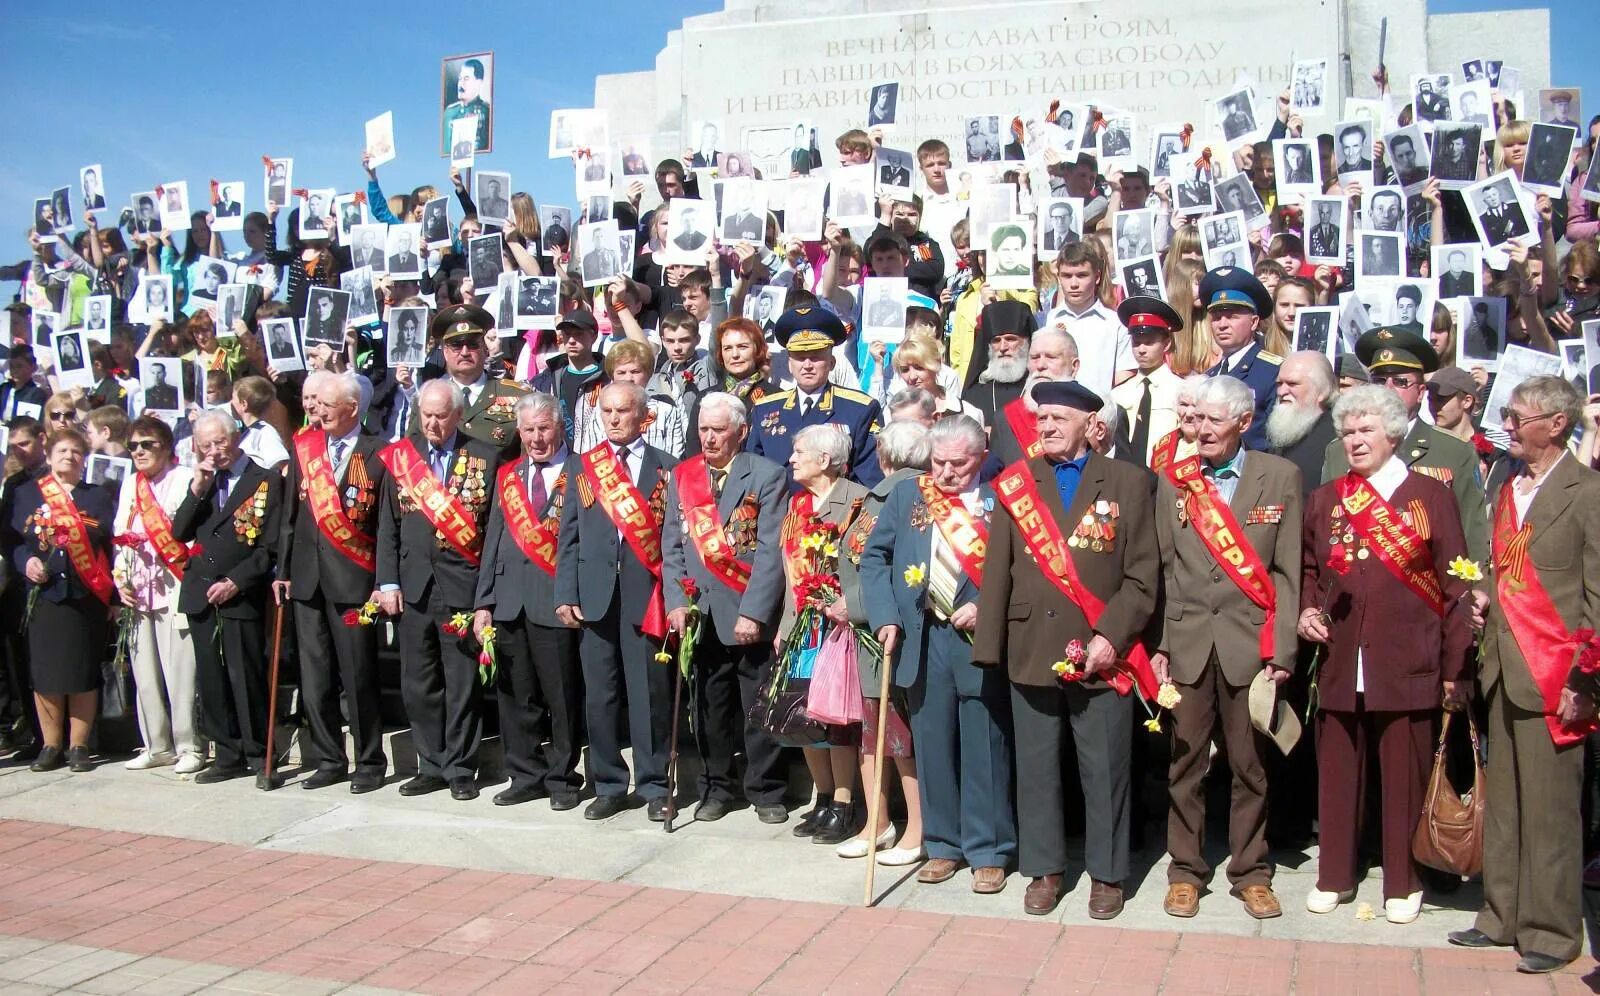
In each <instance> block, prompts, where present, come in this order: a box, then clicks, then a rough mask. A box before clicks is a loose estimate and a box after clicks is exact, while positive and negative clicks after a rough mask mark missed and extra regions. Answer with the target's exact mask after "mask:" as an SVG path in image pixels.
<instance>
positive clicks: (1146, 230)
mask: <svg viewBox="0 0 1600 996" xmlns="http://www.w3.org/2000/svg"><path fill="white" fill-rule="evenodd" d="M1155 218H1156V213H1155V210H1154V209H1153V208H1138V209H1136V210H1132V211H1118V212H1117V213H1116V214H1115V215H1113V216H1112V219H1111V221H1112V236H1113V239H1114V246H1115V250H1116V258H1117V261H1118V262H1127V261H1128V260H1131V259H1140V258H1142V257H1145V256H1149V255H1150V254H1152V253H1154V252H1155V251H1156V242H1155V234H1154V233H1155V224H1156V222H1155Z"/></svg>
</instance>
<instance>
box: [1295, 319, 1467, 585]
mask: <svg viewBox="0 0 1600 996" xmlns="http://www.w3.org/2000/svg"><path fill="white" fill-rule="evenodd" d="M1356 358H1357V359H1359V360H1360V361H1361V363H1362V365H1363V366H1365V367H1366V368H1367V369H1368V370H1369V371H1371V373H1372V383H1374V384H1377V385H1381V386H1385V387H1387V388H1388V389H1389V390H1391V391H1393V392H1394V393H1395V394H1396V395H1397V396H1398V397H1399V398H1400V401H1401V403H1402V404H1403V405H1404V406H1405V410H1406V418H1407V420H1408V421H1407V423H1406V435H1405V438H1404V439H1402V440H1401V441H1400V443H1399V445H1398V446H1397V447H1396V448H1395V456H1397V457H1399V458H1400V459H1401V460H1402V461H1404V463H1405V464H1406V466H1408V467H1410V468H1411V469H1412V470H1413V471H1415V472H1416V473H1418V474H1426V475H1427V476H1429V477H1431V478H1433V479H1434V480H1436V481H1439V482H1441V483H1443V484H1444V485H1445V487H1447V488H1449V489H1450V490H1451V491H1452V492H1453V493H1454V494H1455V499H1456V508H1457V509H1458V510H1459V511H1460V514H1461V526H1462V528H1463V529H1464V530H1465V531H1466V535H1467V551H1468V553H1467V555H1468V556H1469V557H1471V558H1472V559H1473V560H1475V561H1477V562H1478V563H1480V564H1482V563H1487V561H1488V556H1489V516H1488V511H1487V505H1486V501H1485V498H1484V492H1483V482H1482V481H1481V480H1479V479H1478V454H1477V452H1476V451H1474V450H1473V448H1472V444H1471V443H1468V442H1466V441H1464V440H1461V439H1457V438H1456V437H1454V436H1452V435H1450V434H1449V433H1447V432H1441V431H1440V430H1438V429H1436V428H1434V427H1433V426H1431V425H1429V424H1428V423H1427V422H1424V421H1423V420H1422V419H1421V418H1419V417H1418V414H1419V413H1420V412H1421V411H1422V403H1423V401H1424V399H1425V398H1426V397H1427V393H1428V388H1427V378H1428V374H1431V373H1433V372H1434V371H1435V370H1437V369H1439V354H1438V353H1437V352H1435V351H1434V349H1433V347H1432V346H1431V345H1429V344H1428V342H1427V340H1425V339H1423V338H1422V337H1421V336H1419V335H1417V334H1416V333H1414V332H1407V331H1406V330H1404V329H1398V328H1375V329H1373V330H1372V331H1370V332H1367V333H1366V334H1365V335H1363V336H1362V337H1361V338H1360V339H1357V340H1356ZM1349 469H1350V464H1349V462H1348V460H1347V459H1346V458H1345V453H1344V446H1343V445H1342V443H1341V442H1340V441H1339V440H1338V439H1335V440H1334V441H1333V442H1331V443H1329V444H1328V457H1327V462H1326V463H1325V464H1324V465H1323V470H1322V480H1323V481H1324V483H1326V482H1328V481H1332V480H1335V479H1336V478H1338V477H1341V476H1343V475H1344V473H1345V472H1346V471H1348V470H1349ZM1474 597H1475V598H1476V599H1478V600H1479V603H1480V606H1481V605H1482V604H1483V603H1484V602H1485V601H1486V600H1487V598H1488V596H1487V595H1485V594H1483V593H1482V592H1477V593H1475V594H1474Z"/></svg>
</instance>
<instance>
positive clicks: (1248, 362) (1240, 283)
mask: <svg viewBox="0 0 1600 996" xmlns="http://www.w3.org/2000/svg"><path fill="white" fill-rule="evenodd" d="M1200 300H1201V301H1204V302H1205V306H1206V311H1207V312H1208V313H1209V312H1212V311H1216V310H1217V309H1219V308H1239V307H1244V308H1249V309H1250V310H1252V311H1254V312H1255V313H1256V316H1257V317H1259V318H1262V319H1265V318H1266V317H1267V316H1268V315H1271V314H1272V295H1271V294H1268V293H1267V289H1266V288H1265V287H1263V286H1261V281H1259V280H1257V279H1256V278H1255V274H1253V273H1251V272H1250V271H1249V270H1244V269H1240V268H1239V267H1237V266H1220V267H1218V268H1217V269H1215V270H1212V271H1211V272H1209V273H1207V274H1206V275H1205V276H1204V277H1203V278H1201V280H1200ZM1282 363H1283V357H1281V356H1279V355H1278V354H1277V353H1269V352H1267V351H1266V350H1265V349H1262V348H1261V340H1260V338H1257V339H1256V340H1255V341H1253V342H1251V343H1250V344H1249V345H1248V346H1246V347H1245V348H1243V349H1241V350H1239V351H1238V352H1236V353H1234V354H1233V355H1232V356H1224V357H1223V358H1222V362H1220V363H1218V364H1217V365H1216V366H1214V367H1212V368H1211V369H1210V370H1207V371H1206V376H1207V377H1217V376H1220V375H1221V374H1227V375H1228V376H1229V377H1236V378H1238V379H1239V380H1242V381H1244V382H1245V384H1246V385H1247V386H1248V387H1249V388H1250V390H1251V391H1252V392H1253V393H1254V394H1255V396H1256V409H1255V419H1254V421H1252V422H1251V423H1250V428H1249V429H1248V430H1247V431H1246V432H1245V434H1244V445H1245V447H1246V448H1247V449H1252V450H1266V449H1268V448H1269V445H1268V443H1267V413H1268V412H1269V411H1271V410H1272V406H1273V405H1274V404H1276V403H1277V400H1278V367H1279V366H1281V365H1282Z"/></svg>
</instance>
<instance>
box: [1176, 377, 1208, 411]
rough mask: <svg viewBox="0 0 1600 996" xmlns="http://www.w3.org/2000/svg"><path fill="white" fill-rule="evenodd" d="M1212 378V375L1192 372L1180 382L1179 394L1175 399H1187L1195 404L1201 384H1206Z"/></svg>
mask: <svg viewBox="0 0 1600 996" xmlns="http://www.w3.org/2000/svg"><path fill="white" fill-rule="evenodd" d="M1210 379H1211V378H1210V377H1207V376H1206V375H1205V374H1203V373H1192V374H1190V375H1189V376H1187V377H1185V378H1183V380H1182V381H1180V382H1179V383H1178V395H1177V397H1176V398H1174V399H1173V400H1174V401H1187V402H1189V403H1190V404H1191V405H1192V404H1194V399H1195V397H1196V392H1197V391H1199V390H1200V385H1202V384H1204V383H1205V382H1206V381H1208V380H1210Z"/></svg>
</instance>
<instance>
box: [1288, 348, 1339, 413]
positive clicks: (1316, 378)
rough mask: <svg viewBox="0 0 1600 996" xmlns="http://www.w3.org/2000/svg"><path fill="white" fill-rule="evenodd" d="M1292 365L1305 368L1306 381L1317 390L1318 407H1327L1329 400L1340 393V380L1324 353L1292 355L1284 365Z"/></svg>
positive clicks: (1301, 352) (1311, 351)
mask: <svg viewBox="0 0 1600 996" xmlns="http://www.w3.org/2000/svg"><path fill="white" fill-rule="evenodd" d="M1291 363H1293V364H1295V365H1296V366H1299V367H1304V368H1305V375H1306V380H1309V381H1310V382H1311V385H1312V387H1314V388H1315V389H1316V394H1317V404H1318V405H1321V406H1326V405H1327V404H1328V400H1329V399H1330V398H1332V397H1333V396H1334V395H1335V394H1337V393H1339V378H1337V377H1335V376H1334V375H1333V364H1332V363H1329V362H1328V357H1327V356H1326V355H1324V354H1323V353H1320V352H1318V351H1317V350H1314V349H1305V350H1301V351H1300V352H1298V353H1290V354H1289V356H1288V358H1287V359H1285V360H1284V361H1283V365H1284V366H1285V367H1287V366H1288V365H1289V364H1291Z"/></svg>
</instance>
